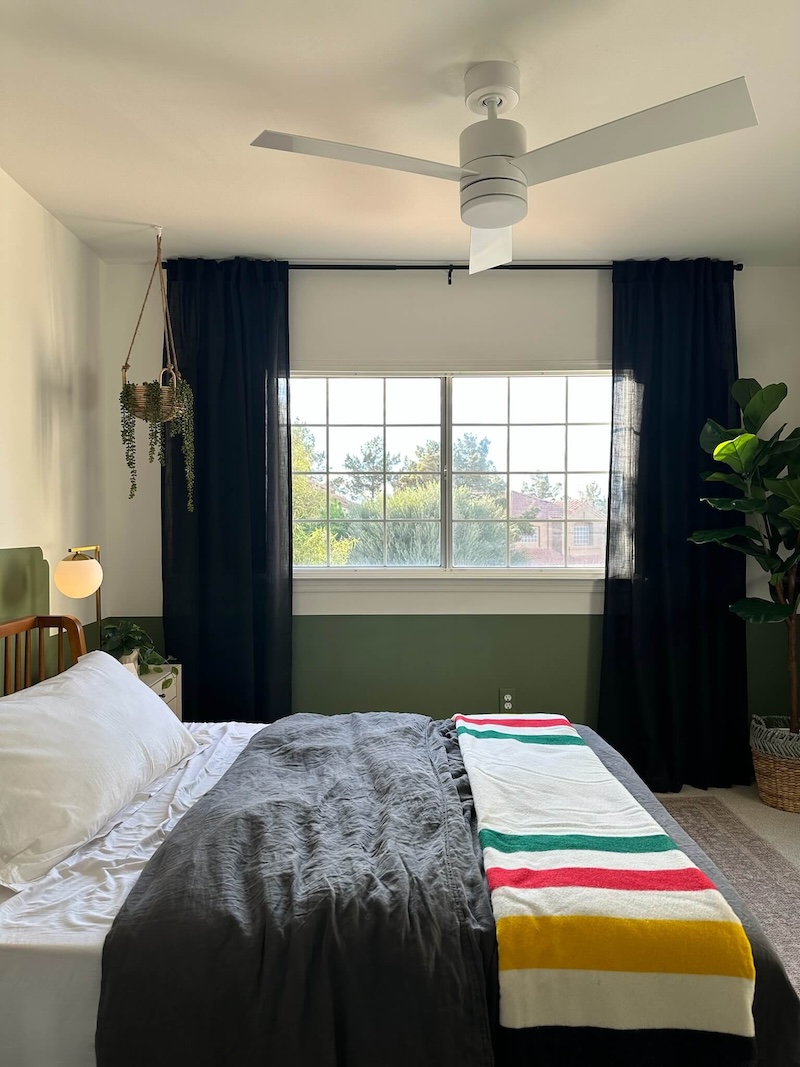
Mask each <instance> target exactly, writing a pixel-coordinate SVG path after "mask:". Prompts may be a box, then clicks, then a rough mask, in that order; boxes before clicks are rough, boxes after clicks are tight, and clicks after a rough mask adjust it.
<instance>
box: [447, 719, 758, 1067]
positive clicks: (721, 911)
mask: <svg viewBox="0 0 800 1067" xmlns="http://www.w3.org/2000/svg"><path fill="white" fill-rule="evenodd" d="M455 722H456V727H457V733H458V740H459V744H460V746H461V750H462V753H463V757H464V763H465V766H466V769H467V773H468V775H469V781H470V785H471V787H472V793H473V797H474V801H475V810H476V814H477V819H478V829H479V838H480V842H481V846H482V848H483V857H484V864H485V868H486V876H487V879H488V882H489V888H490V890H491V897H492V907H493V911H494V917H495V922H496V926H497V944H498V963H499V969H500V1024H501V1027H506V1028H512V1029H514V1030H520V1029H523V1028H529V1027H571V1028H576V1027H589V1028H599V1030H603V1029H613V1030H616V1031H651V1037H652V1038H653V1039H656V1038H657V1041H658V1042H660V1043H661V1042H663V1040H666V1041H667V1042H668V1041H669V1033H668V1032H673V1033H674V1032H676V1031H693V1032H695V1035H696V1036H695V1037H693V1038H692V1040H695V1041H697V1040H700V1034H701V1033H702V1034H703V1035H704V1036H703V1040H701V1041H700V1045H698V1046H697V1047H702V1048H703V1049H704V1050H706V1054H708V1055H713V1049H715V1048H716V1047H717V1046H715V1045H714V1043H713V1041H711V1042H709V1038H710V1037H711V1036H712V1035H719V1037H720V1038H722V1035H727V1037H726V1038H725V1039H724V1040H723V1045H724V1048H725V1050H726V1051H725V1056H726V1059H725V1060H724V1062H725V1064H726V1067H729V1064H732V1063H734V1062H735V1063H748V1062H751V1058H752V1055H753V1041H752V1038H753V1032H754V1030H753V1014H752V1003H753V992H754V986H755V970H754V966H753V956H752V952H751V948H750V943H749V941H748V939H747V936H746V935H745V932H744V930H743V928H742V925H741V923H740V922H739V919H738V918H737V916H736V915H735V913H734V912H733V910H732V909H731V907H730V906H729V904H728V903H727V901H726V900H725V899H724V897H723V896H722V895H721V894H720V893H719V891H718V890H717V889H716V888H715V887H714V885H713V883H712V882H711V881H710V880H709V878H708V877H707V876H706V875H705V874H704V873H703V872H702V871H701V870H700V869H699V868H698V867H696V866H695V865H694V864H693V863H692V862H691V860H689V859H688V858H687V856H685V855H684V854H683V853H682V852H681V851H680V850H679V849H678V848H677V846H676V845H675V844H674V842H673V841H672V839H671V838H670V837H668V836H667V835H666V834H665V833H664V831H663V829H662V828H661V827H660V826H659V825H658V823H657V822H656V821H655V820H654V819H653V818H652V817H651V816H650V815H649V814H648V813H647V812H646V811H645V810H644V808H642V807H641V805H640V804H639V803H638V802H637V801H636V800H634V798H633V797H632V796H631V794H630V793H629V792H628V791H627V789H625V788H624V786H622V785H621V784H620V782H618V781H617V779H616V778H615V777H614V776H613V775H612V774H611V772H610V771H608V770H607V768H606V767H605V765H604V764H603V763H602V762H601V760H600V759H599V758H598V757H597V756H596V755H595V754H594V752H592V750H591V749H590V748H589V746H588V745H587V744H586V743H585V742H584V741H583V739H582V738H581V737H580V736H579V734H578V733H577V731H576V730H575V729H574V728H573V727H572V726H571V725H570V723H569V721H568V720H567V719H565V718H563V717H562V716H546V715H529V716H524V717H519V716H516V717H515V716H495V717H488V716H475V717H470V716H465V715H456V716H455ZM655 1031H658V1032H659V1034H658V1035H657V1034H656V1033H654V1032H655ZM594 1032H595V1033H596V1032H598V1031H597V1030H595V1031H594ZM683 1037H684V1039H685V1037H686V1035H685V1033H684V1034H683ZM703 1041H704V1042H705V1043H703ZM609 1047H610V1046H609ZM641 1047H645V1046H641ZM654 1047H662V1045H661V1044H659V1045H658V1046H654ZM680 1047H681V1048H682V1049H683V1050H684V1052H685V1050H686V1049H687V1048H693V1047H695V1046H694V1045H691V1044H689V1045H687V1044H686V1041H685V1040H684V1041H683V1043H682V1044H681V1045H680ZM619 1062H623V1061H619ZM624 1062H627V1061H624ZM651 1062H652V1061H651ZM658 1062H662V1059H661V1058H660V1057H658ZM663 1062H672V1060H671V1058H670V1057H669V1056H666V1057H665V1058H664V1059H663ZM692 1062H698V1063H699V1062H720V1063H722V1062H723V1060H722V1059H719V1060H717V1059H716V1058H715V1059H714V1060H713V1061H712V1060H708V1061H706V1059H705V1058H704V1059H703V1060H702V1061H700V1060H697V1061H692Z"/></svg>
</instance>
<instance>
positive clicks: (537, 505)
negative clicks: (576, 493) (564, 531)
mask: <svg viewBox="0 0 800 1067" xmlns="http://www.w3.org/2000/svg"><path fill="white" fill-rule="evenodd" d="M531 509H535V515H534V516H532V517H533V518H536V519H563V518H564V504H563V501H561V500H542V499H541V497H538V496H534V495H533V493H518V492H517V491H516V490H515V489H512V490H511V518H512V519H517V518H520V517H521V516H523V515H525V513H526V512H528V511H530V510H531ZM567 518H568V519H591V520H594V521H598V522H605V519H606V514H605V511H602V510H601V509H600V508H598V507H597V506H596V505H595V504H592V503H591V502H590V501H589V500H568V501H567Z"/></svg>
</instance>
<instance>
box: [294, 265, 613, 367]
mask: <svg viewBox="0 0 800 1067" xmlns="http://www.w3.org/2000/svg"><path fill="white" fill-rule="evenodd" d="M289 324H290V325H289V329H290V333H289V337H290V354H291V366H292V372H293V373H301V374H357V373H368V374H379V375H380V374H406V373H407V374H414V373H432V374H446V373H456V372H462V373H470V372H473V373H487V372H488V373H497V374H519V373H526V372H527V373H536V372H537V371H541V372H544V371H552V370H562V369H563V370H572V371H579V370H587V371H588V370H606V369H609V368H610V366H611V272H610V271H607V270H605V271H595V270H579V271H564V270H561V271H487V272H485V273H484V274H480V275H474V276H472V277H470V276H469V275H468V274H467V272H466V271H454V272H453V284H452V285H448V284H447V271H446V270H442V271H335V270H328V271H314V270H303V271H292V272H291V273H290V283H289Z"/></svg>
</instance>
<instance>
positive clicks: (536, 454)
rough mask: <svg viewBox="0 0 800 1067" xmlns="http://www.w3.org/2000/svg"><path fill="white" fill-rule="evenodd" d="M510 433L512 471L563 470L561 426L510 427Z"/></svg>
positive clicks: (562, 432) (562, 428)
mask: <svg viewBox="0 0 800 1067" xmlns="http://www.w3.org/2000/svg"><path fill="white" fill-rule="evenodd" d="M510 432H511V448H510V453H511V468H510V469H511V470H512V471H557V470H559V469H563V467H564V427H563V426H512V427H511V431H510Z"/></svg>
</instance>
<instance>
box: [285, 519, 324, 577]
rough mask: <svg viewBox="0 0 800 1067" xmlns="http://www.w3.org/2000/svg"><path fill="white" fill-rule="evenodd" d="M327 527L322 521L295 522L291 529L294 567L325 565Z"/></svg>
mask: <svg viewBox="0 0 800 1067" xmlns="http://www.w3.org/2000/svg"><path fill="white" fill-rule="evenodd" d="M327 537H328V527H327V524H326V523H324V522H296V523H295V524H294V528H293V530H292V561H293V563H294V565H295V567H327V565H328V542H327Z"/></svg>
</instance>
